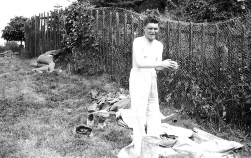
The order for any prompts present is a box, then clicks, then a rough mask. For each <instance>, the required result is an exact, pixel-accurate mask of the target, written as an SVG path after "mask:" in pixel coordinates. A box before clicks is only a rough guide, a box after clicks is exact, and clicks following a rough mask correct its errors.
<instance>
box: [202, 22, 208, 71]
mask: <svg viewBox="0 0 251 158" xmlns="http://www.w3.org/2000/svg"><path fill="white" fill-rule="evenodd" d="M201 32H202V36H201V40H202V60H203V61H202V62H203V70H205V67H206V65H207V63H206V52H205V51H206V45H205V41H206V40H205V25H204V23H203V24H202V28H201Z"/></svg>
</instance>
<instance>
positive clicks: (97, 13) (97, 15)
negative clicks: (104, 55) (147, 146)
mask: <svg viewBox="0 0 251 158" xmlns="http://www.w3.org/2000/svg"><path fill="white" fill-rule="evenodd" d="M99 27H100V26H99V11H98V10H96V29H97V30H96V33H97V34H96V37H97V38H98V41H99V43H101V42H102V41H101V38H100V36H99ZM99 51H101V48H100V47H99ZM95 58H96V61H97V62H98V63H100V61H101V58H100V56H98V57H95ZM95 69H96V72H97V70H98V65H97V64H96V65H95Z"/></svg>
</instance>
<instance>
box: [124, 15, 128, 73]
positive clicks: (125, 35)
mask: <svg viewBox="0 0 251 158" xmlns="http://www.w3.org/2000/svg"><path fill="white" fill-rule="evenodd" d="M123 53H124V56H126V59H125V60H126V65H125V69H126V70H128V69H129V65H128V64H129V62H128V55H127V54H128V52H127V14H126V13H124V52H123ZM125 72H126V74H127V71H125Z"/></svg>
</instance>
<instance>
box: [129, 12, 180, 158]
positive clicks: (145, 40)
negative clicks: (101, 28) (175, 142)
mask: <svg viewBox="0 0 251 158" xmlns="http://www.w3.org/2000/svg"><path fill="white" fill-rule="evenodd" d="M158 31H159V22H158V19H157V17H156V16H154V15H149V16H147V17H146V18H145V20H144V36H142V37H138V38H136V39H135V40H134V42H133V65H132V69H131V72H130V79H129V90H130V96H131V106H132V111H133V114H132V115H133V144H134V154H135V155H134V157H136V158H137V157H139V156H140V152H141V141H142V137H143V136H144V135H146V134H147V135H148V136H156V137H158V138H159V137H160V126H161V118H160V111H159V101H158V90H157V75H156V69H157V70H162V69H164V68H168V69H172V70H175V69H177V68H178V64H177V63H176V62H175V61H172V60H170V59H167V60H164V61H162V52H163V44H162V43H161V42H160V41H158V40H156V39H155V38H156V35H157V33H158ZM145 124H146V126H147V133H146V131H145Z"/></svg>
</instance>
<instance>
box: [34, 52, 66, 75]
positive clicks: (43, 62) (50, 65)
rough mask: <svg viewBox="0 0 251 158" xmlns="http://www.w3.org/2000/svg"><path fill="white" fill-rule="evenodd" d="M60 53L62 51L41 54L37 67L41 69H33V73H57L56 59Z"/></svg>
mask: <svg viewBox="0 0 251 158" xmlns="http://www.w3.org/2000/svg"><path fill="white" fill-rule="evenodd" d="M60 52H61V50H60V49H58V50H51V51H47V52H45V53H44V54H41V55H40V56H39V57H38V58H37V65H38V66H40V67H39V68H36V69H33V70H32V71H34V72H38V73H43V71H46V72H53V71H55V62H56V58H57V57H58V55H59V53H60Z"/></svg>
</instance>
